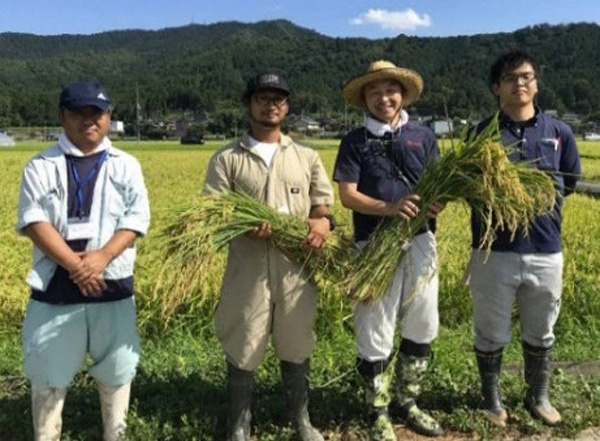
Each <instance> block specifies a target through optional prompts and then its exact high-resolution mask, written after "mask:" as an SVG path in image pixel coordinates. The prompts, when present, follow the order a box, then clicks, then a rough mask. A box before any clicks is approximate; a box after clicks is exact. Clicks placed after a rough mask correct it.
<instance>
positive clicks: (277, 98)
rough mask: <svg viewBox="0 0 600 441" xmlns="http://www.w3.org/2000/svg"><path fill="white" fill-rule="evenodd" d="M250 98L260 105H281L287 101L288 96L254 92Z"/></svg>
mask: <svg viewBox="0 0 600 441" xmlns="http://www.w3.org/2000/svg"><path fill="white" fill-rule="evenodd" d="M252 99H253V100H254V101H255V102H256V103H258V104H260V105H261V106H268V105H269V104H273V105H274V106H275V107H281V106H283V105H284V104H285V103H286V102H287V100H288V97H287V96H285V95H266V94H264V95H263V94H255V95H253V96H252Z"/></svg>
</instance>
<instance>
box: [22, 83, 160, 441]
mask: <svg viewBox="0 0 600 441" xmlns="http://www.w3.org/2000/svg"><path fill="white" fill-rule="evenodd" d="M59 107H60V110H59V120H60V123H61V125H62V127H63V129H64V133H63V134H62V135H61V137H60V138H59V140H58V143H57V144H56V145H54V146H53V147H51V148H49V149H48V150H45V151H43V152H41V153H39V154H38V155H36V156H34V157H33V158H32V159H31V160H30V161H29V163H28V164H27V165H26V167H25V170H24V172H23V178H22V182H21V192H20V196H19V215H18V224H17V230H18V231H19V233H21V234H24V235H26V236H28V237H29V238H30V239H31V240H32V242H33V245H34V247H33V268H32V270H31V272H30V273H29V275H28V277H27V283H28V284H29V285H30V286H31V300H30V301H29V304H28V306H27V313H26V317H25V322H24V325H23V352H24V357H23V358H24V371H25V375H26V376H27V378H28V379H29V380H30V382H31V395H32V408H33V412H32V414H33V427H34V434H35V440H36V441H49V440H52V441H54V440H59V439H60V434H61V427H62V418H61V414H62V408H63V404H64V399H65V395H66V388H67V386H68V384H69V383H70V382H71V380H72V379H73V377H74V375H75V374H76V373H77V371H78V370H79V369H80V368H81V366H82V364H83V361H84V359H85V357H86V354H89V355H90V357H91V359H92V361H93V364H92V366H91V367H90V368H89V373H90V374H91V375H92V376H93V377H94V378H95V379H96V380H97V381H98V388H99V392H100V400H101V408H102V419H103V423H104V441H116V440H117V439H119V437H120V435H122V434H123V433H124V431H125V416H126V413H127V408H128V405H129V392H130V384H131V380H132V379H133V376H134V375H135V371H136V367H137V363H138V360H139V352H140V350H139V339H138V335H137V330H136V324H135V316H136V313H135V305H134V302H133V265H134V260H135V247H134V241H135V238H136V237H137V236H138V235H145V234H146V232H147V230H148V226H149V221H150V211H149V207H148V197H147V191H146V188H145V185H144V180H143V176H142V171H141V168H140V165H139V163H138V162H137V160H136V159H135V158H133V157H132V156H130V155H128V154H126V153H124V152H122V151H120V150H118V149H116V148H114V147H113V146H112V144H111V142H110V140H109V139H108V137H107V133H108V129H109V125H110V115H111V111H112V106H111V102H110V100H109V98H108V94H107V92H106V90H105V89H104V88H103V87H102V86H101V85H99V84H98V83H95V82H91V81H84V82H78V83H73V84H71V85H69V86H67V87H66V88H64V89H63V91H62V93H61V95H60V103H59Z"/></svg>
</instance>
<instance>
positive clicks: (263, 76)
mask: <svg viewBox="0 0 600 441" xmlns="http://www.w3.org/2000/svg"><path fill="white" fill-rule="evenodd" d="M261 89H275V90H279V91H281V92H283V93H285V94H286V95H289V94H290V87H289V86H288V83H287V81H286V80H285V78H283V77H282V76H281V75H280V74H278V73H275V72H263V73H260V74H258V75H256V76H255V77H252V78H250V79H249V80H248V82H247V83H246V92H244V98H246V99H248V98H250V97H251V96H252V94H253V93H254V92H257V91H259V90H261Z"/></svg>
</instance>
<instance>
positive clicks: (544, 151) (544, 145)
mask: <svg viewBox="0 0 600 441" xmlns="http://www.w3.org/2000/svg"><path fill="white" fill-rule="evenodd" d="M535 155H536V161H537V163H536V165H537V167H538V168H539V169H541V170H553V171H558V168H559V162H560V142H559V140H558V139H555V138H543V139H541V140H539V141H538V142H537V143H536V146H535Z"/></svg>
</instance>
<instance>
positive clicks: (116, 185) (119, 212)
mask: <svg viewBox="0 0 600 441" xmlns="http://www.w3.org/2000/svg"><path fill="white" fill-rule="evenodd" d="M107 196H108V198H107V208H108V212H109V213H110V215H111V217H113V218H116V219H118V218H120V217H121V216H123V215H124V214H125V210H126V207H127V203H126V202H127V186H126V185H125V184H123V183H121V182H118V181H117V180H115V179H114V178H112V177H110V178H109V180H108V194H107Z"/></svg>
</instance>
